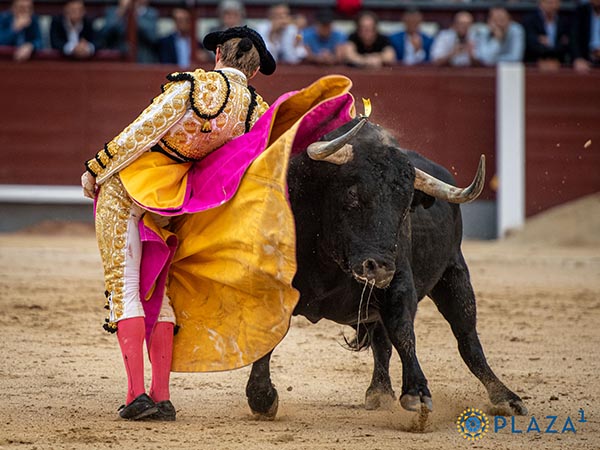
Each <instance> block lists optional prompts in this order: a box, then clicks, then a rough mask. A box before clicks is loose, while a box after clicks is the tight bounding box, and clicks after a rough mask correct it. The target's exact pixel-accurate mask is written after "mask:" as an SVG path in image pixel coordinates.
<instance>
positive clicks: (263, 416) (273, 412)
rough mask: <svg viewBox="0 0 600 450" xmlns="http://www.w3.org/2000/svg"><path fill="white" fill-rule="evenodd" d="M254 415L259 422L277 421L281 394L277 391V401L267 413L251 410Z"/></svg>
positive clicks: (274, 401)
mask: <svg viewBox="0 0 600 450" xmlns="http://www.w3.org/2000/svg"><path fill="white" fill-rule="evenodd" d="M250 409H251V411H252V415H253V416H254V417H255V418H256V419H258V420H275V417H276V416H277V410H278V409H279V394H278V393H277V391H275V400H273V403H271V406H269V408H268V409H267V410H266V411H256V410H254V409H252V407H251V408H250Z"/></svg>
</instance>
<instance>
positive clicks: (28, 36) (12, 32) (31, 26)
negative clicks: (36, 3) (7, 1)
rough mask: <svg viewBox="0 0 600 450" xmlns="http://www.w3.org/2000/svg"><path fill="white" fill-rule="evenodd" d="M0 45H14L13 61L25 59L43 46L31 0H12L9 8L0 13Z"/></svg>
mask: <svg viewBox="0 0 600 450" xmlns="http://www.w3.org/2000/svg"><path fill="white" fill-rule="evenodd" d="M0 45H7V46H12V47H15V52H14V55H13V57H14V59H15V61H26V60H28V59H29V58H31V56H32V55H33V52H34V50H39V49H41V48H42V47H43V45H44V44H43V40H42V33H41V31H40V25H39V22H38V18H37V16H36V15H35V14H34V13H33V1H32V0H14V1H13V3H12V6H11V9H10V10H9V11H5V12H3V13H2V14H0Z"/></svg>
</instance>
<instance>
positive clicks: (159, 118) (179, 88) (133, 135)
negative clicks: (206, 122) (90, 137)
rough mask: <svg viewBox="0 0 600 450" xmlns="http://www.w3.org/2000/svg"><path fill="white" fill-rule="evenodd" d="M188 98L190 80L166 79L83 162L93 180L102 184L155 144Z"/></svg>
mask: <svg viewBox="0 0 600 450" xmlns="http://www.w3.org/2000/svg"><path fill="white" fill-rule="evenodd" d="M189 99H190V83H187V82H185V81H182V82H172V83H168V84H167V85H166V86H165V88H164V91H163V93H162V94H160V95H159V96H157V97H156V98H154V100H152V103H151V104H150V106H148V107H147V108H146V109H145V110H144V111H143V112H142V113H141V114H140V115H139V116H138V118H137V119H135V120H134V121H133V122H132V123H131V124H130V125H129V126H128V127H127V128H125V129H124V130H123V131H122V132H121V133H120V134H119V135H118V136H117V137H115V138H114V139H113V140H112V141H110V142H109V143H108V144H106V145H105V146H104V149H102V150H100V151H99V152H98V153H97V154H96V156H95V157H94V158H92V159H90V160H89V161H87V162H86V163H85V166H86V168H87V170H88V171H89V172H90V173H91V174H92V175H94V176H95V177H96V182H97V183H98V184H102V183H103V182H104V181H105V180H106V179H107V178H108V177H109V176H111V175H113V174H114V173H116V172H118V171H119V170H121V169H123V168H124V167H126V166H127V165H129V164H130V163H131V162H132V161H134V160H135V159H137V158H138V157H139V156H140V155H141V154H142V153H144V152H146V151H147V150H149V149H150V148H151V147H152V146H153V145H155V144H156V143H157V142H158V141H159V140H160V138H161V137H162V136H163V135H164V134H165V133H166V132H167V131H168V130H169V128H171V127H172V126H173V125H174V124H175V123H176V122H177V121H178V120H179V119H181V117H182V116H183V115H184V114H185V112H186V111H187V109H188V107H189V101H190V100H189Z"/></svg>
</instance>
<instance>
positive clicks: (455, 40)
mask: <svg viewBox="0 0 600 450" xmlns="http://www.w3.org/2000/svg"><path fill="white" fill-rule="evenodd" d="M471 25H473V16H472V15H471V13H469V12H466V11H460V12H457V13H456V14H455V15H454V20H453V22H452V27H450V28H448V29H447V30H442V31H440V32H439V33H438V35H437V36H436V37H435V39H434V41H433V45H432V47H431V59H432V61H433V64H435V65H436V66H454V67H465V66H471V65H473V64H474V62H475V59H474V51H475V43H474V36H473V32H472V31H471Z"/></svg>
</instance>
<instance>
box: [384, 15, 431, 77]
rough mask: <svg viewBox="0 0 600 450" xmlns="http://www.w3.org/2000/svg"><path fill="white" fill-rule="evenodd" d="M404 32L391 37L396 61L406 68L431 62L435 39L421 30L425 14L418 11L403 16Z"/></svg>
mask: <svg viewBox="0 0 600 450" xmlns="http://www.w3.org/2000/svg"><path fill="white" fill-rule="evenodd" d="M402 22H404V31H400V32H399V33H395V34H393V35H391V36H390V41H391V42H392V47H394V50H395V51H396V59H397V60H398V62H399V63H401V64H403V65H405V66H414V65H415V64H422V63H426V62H429V59H430V55H429V52H430V50H431V44H433V38H432V37H431V36H428V35H427V34H425V33H423V32H422V31H421V30H420V27H421V23H422V22H423V14H421V12H420V11H418V10H416V9H409V10H407V11H406V12H405V13H404V14H403V16H402Z"/></svg>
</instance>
